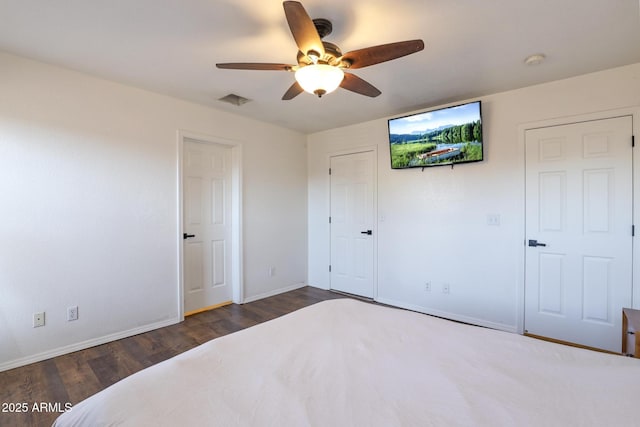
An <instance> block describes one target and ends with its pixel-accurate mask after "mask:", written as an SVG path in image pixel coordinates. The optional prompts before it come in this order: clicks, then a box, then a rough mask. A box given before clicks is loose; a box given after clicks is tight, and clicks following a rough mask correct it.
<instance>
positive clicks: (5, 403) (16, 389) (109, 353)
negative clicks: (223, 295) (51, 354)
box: [0, 287, 344, 427]
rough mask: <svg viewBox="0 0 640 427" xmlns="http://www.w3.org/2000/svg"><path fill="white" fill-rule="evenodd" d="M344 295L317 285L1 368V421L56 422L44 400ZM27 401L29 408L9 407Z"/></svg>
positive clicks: (68, 395)
mask: <svg viewBox="0 0 640 427" xmlns="http://www.w3.org/2000/svg"><path fill="white" fill-rule="evenodd" d="M334 298H344V296H343V295H338V294H334V293H332V292H329V291H323V290H321V289H316V288H312V287H305V288H301V289H298V290H295V291H291V292H287V293H284V294H280V295H276V296H274V297H270V298H265V299H262V300H259V301H255V302H252V303H249V304H244V305H236V304H233V305H228V306H225V307H221V308H218V309H216V310H212V311H208V312H204V313H200V314H195V315H193V316H190V317H188V318H186V319H185V321H184V322H182V323H179V324H177V325H172V326H167V327H165V328H161V329H157V330H154V331H151V332H147V333H144V334H140V335H136V336H134V337H130V338H125V339H121V340H118V341H114V342H111V343H108V344H103V345H99V346H96V347H92V348H89V349H86V350H82V351H77V352H75V353H71V354H67V355H64V356H59V357H55V358H53V359H49V360H45V361H42V362H38V363H33V364H31V365H28V366H23V367H20V368H16V369H12V370H9V371H5V372H0V404H2V408H0V426H3V427H8V426H19V427H23V426H50V425H51V424H52V423H53V421H54V420H55V419H56V418H57V416H58V415H59V413H57V412H48V411H47V410H45V411H43V412H38V411H33V410H32V409H33V405H34V404H36V405H39V404H40V402H44V403H45V404H47V405H50V404H53V408H51V409H54V410H55V405H56V404H57V405H58V406H59V407H61V408H63V409H64V406H65V404H67V403H70V404H76V403H78V402H80V401H81V400H83V399H85V398H87V397H88V396H90V395H92V394H94V393H96V392H98V391H100V390H102V389H104V388H106V387H108V386H109V385H111V384H113V383H115V382H117V381H119V380H121V379H123V378H124V377H127V376H129V375H131V374H133V373H135V372H137V371H139V370H141V369H144V368H146V367H148V366H151V365H154V364H156V363H158V362H161V361H163V360H165V359H168V358H170V357H173V356H175V355H176V354H179V353H182V352H184V351H186V350H189V349H191V348H193V347H195V346H197V345H199V344H202V343H204V342H206V341H209V340H211V339H213V338H217V337H220V336H223V335H227V334H230V333H232V332H235V331H238V330H240V329H244V328H248V327H250V326H253V325H256V324H258V323H262V322H265V321H267V320H271V319H274V318H276V317H279V316H282V315H283V314H287V313H290V312H292V311H294V310H297V309H300V308H302V307H306V306H308V305H311V304H315V303H316V302H320V301H323V300H327V299H334ZM11 404H26V405H27V407H28V410H27V412H26V413H16V412H6V410H13V409H15V408H11V407H9V405H11Z"/></svg>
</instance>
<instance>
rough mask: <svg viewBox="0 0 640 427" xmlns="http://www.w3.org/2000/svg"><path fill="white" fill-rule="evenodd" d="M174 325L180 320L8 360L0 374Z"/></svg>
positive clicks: (1, 364)
mask: <svg viewBox="0 0 640 427" xmlns="http://www.w3.org/2000/svg"><path fill="white" fill-rule="evenodd" d="M176 323H180V319H178V318H177V317H176V318H172V319H168V320H163V321H161V322H156V323H151V324H149V325H145V326H140V327H137V328H133V329H128V330H126V331H122V332H116V333H113V334H109V335H105V336H102V337H99V338H92V339H90V340H86V341H82V342H79V343H75V344H69V345H65V346H63V347H58V348H54V349H53V350H47V351H44V352H42V353H38V354H34V355H31V356H26V357H21V358H20V359H15V360H10V361H8V362H4V363H0V372H2V371H8V370H9V369H13V368H19V367H20V366H25V365H29V364H31V363H35V362H40V361H43V360H46V359H51V358H52V357H56V356H62V355H63V354H68V353H73V352H74V351H78V350H84V349H87V348H89V347H95V346H97V345H100V344H105V343H108V342H111V341H116V340H119V339H122V338H128V337H131V336H134V335H138V334H142V333H144V332H149V331H152V330H154V329H158V328H163V327H165V326H169V325H175V324H176Z"/></svg>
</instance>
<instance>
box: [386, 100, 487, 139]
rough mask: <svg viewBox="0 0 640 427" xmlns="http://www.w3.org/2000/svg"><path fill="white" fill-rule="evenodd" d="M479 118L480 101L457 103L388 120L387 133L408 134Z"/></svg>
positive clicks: (473, 120)
mask: <svg viewBox="0 0 640 427" xmlns="http://www.w3.org/2000/svg"><path fill="white" fill-rule="evenodd" d="M479 118H480V103H478V102H472V103H470V104H464V105H459V106H456V107H451V108H445V109H442V110H435V111H427V112H424V113H419V114H414V115H412V116H407V117H400V118H397V119H392V120H390V121H389V133H392V134H410V133H416V132H426V131H429V130H431V129H435V128H438V127H440V126H444V125H461V124H464V123H469V122H475V121H476V120H478V119H479Z"/></svg>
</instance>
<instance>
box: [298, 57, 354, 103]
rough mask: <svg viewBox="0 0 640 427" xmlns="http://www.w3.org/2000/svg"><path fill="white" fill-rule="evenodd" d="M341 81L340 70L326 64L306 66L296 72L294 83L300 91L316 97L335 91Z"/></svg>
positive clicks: (341, 72) (342, 76)
mask: <svg viewBox="0 0 640 427" xmlns="http://www.w3.org/2000/svg"><path fill="white" fill-rule="evenodd" d="M343 79H344V72H343V71H342V70H341V69H340V68H338V67H334V66H332V65H327V64H313V65H307V66H305V67H302V68H300V69H298V71H296V81H297V82H298V83H299V84H300V86H301V87H302V89H304V90H305V92H308V93H312V94H314V95H318V97H321V96H322V95H324V94H326V93H331V92H333V91H334V90H336V89H337V88H338V86H340V83H342V80H343Z"/></svg>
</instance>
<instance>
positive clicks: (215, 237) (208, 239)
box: [183, 141, 232, 313]
mask: <svg viewBox="0 0 640 427" xmlns="http://www.w3.org/2000/svg"><path fill="white" fill-rule="evenodd" d="M230 168H231V150H230V149H229V148H225V147H224V146H220V145H215V144H205V143H199V142H195V141H185V144H184V155H183V194H184V199H183V200H184V206H183V218H184V225H183V227H184V228H183V229H184V232H185V234H187V235H193V237H188V238H186V239H184V240H183V243H184V252H183V253H184V311H185V313H188V312H191V311H194V310H199V309H202V308H205V307H210V306H213V305H218V304H221V303H224V302H227V301H230V300H231V295H232V289H231V280H230V279H231V278H230V272H231V247H230V245H231V170H230Z"/></svg>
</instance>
